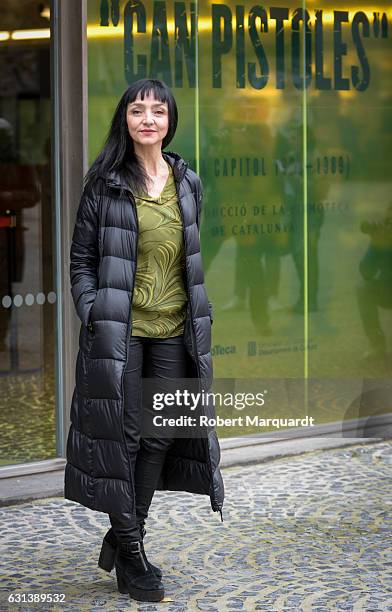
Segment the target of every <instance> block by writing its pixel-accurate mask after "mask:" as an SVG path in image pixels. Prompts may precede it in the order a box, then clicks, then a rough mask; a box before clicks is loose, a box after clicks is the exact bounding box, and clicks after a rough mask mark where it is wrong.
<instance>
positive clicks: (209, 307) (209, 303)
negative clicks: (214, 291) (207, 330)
mask: <svg viewBox="0 0 392 612" xmlns="http://www.w3.org/2000/svg"><path fill="white" fill-rule="evenodd" d="M208 314H209V315H210V321H211V325H212V324H213V322H214V309H213V307H212V304H211V302H208Z"/></svg>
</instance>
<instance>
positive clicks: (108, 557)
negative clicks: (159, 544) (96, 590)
mask: <svg viewBox="0 0 392 612" xmlns="http://www.w3.org/2000/svg"><path fill="white" fill-rule="evenodd" d="M115 559H116V549H115V548H114V547H113V546H112V545H111V544H109V542H108V541H107V540H104V541H103V543H102V548H101V552H100V554H99V559H98V566H99V567H100V568H101V569H103V570H105V572H109V573H110V572H111V571H112V569H113V568H114V562H115ZM150 566H151V569H152V570H153V572H154V573H155V574H156V576H157V577H158V578H162V571H161V570H160V568H159V567H156V566H155V565H151V563H150Z"/></svg>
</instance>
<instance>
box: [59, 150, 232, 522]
mask: <svg viewBox="0 0 392 612" xmlns="http://www.w3.org/2000/svg"><path fill="white" fill-rule="evenodd" d="M162 155H163V157H164V159H165V160H167V161H168V162H169V163H170V165H171V166H172V169H173V175H174V180H175V184H176V189H177V195H178V201H179V205H180V211H181V214H182V219H183V231H184V245H185V255H186V274H185V277H186V281H187V290H188V310H187V316H186V322H185V331H184V344H185V346H186V348H187V352H188V353H189V367H188V375H187V377H189V378H196V379H199V381H200V389H201V388H202V389H204V390H209V389H210V388H211V383H212V359H211V352H210V351H211V323H212V309H211V304H210V303H209V302H208V299H207V294H206V289H205V286H204V273H203V266H202V259H201V255H200V242H199V231H198V228H199V221H200V210H201V203H202V195H203V194H202V183H201V180H200V178H199V177H198V175H197V174H196V173H195V172H194V171H193V170H191V168H189V167H188V164H187V163H186V162H185V160H184V159H183V158H182V157H180V156H179V155H178V154H177V153H173V152H164V151H162ZM98 185H99V187H96V188H95V191H94V192H91V190H88V189H85V190H84V192H83V195H82V198H81V201H80V205H79V209H78V213H77V219H76V224H75V229H74V234H73V239H72V247H71V265H70V277H71V285H72V296H73V300H74V303H75V308H76V311H77V314H78V316H79V318H80V320H81V321H82V325H81V328H80V335H79V352H78V356H77V361H76V386H75V389H74V393H73V398H72V405H71V415H70V418H71V427H70V430H69V434H68V440H67V464H66V468H65V489H64V496H65V498H66V499H70V500H74V501H77V502H79V503H81V504H83V505H84V506H87V507H88V508H92V509H93V510H98V511H101V512H106V513H113V514H119V513H122V512H130V509H131V508H133V505H134V489H133V482H132V478H131V475H130V461H129V456H128V451H127V445H126V440H125V436H124V410H123V397H124V396H123V386H122V379H123V372H124V369H125V364H126V361H127V353H128V344H129V337H130V335H131V329H132V313H131V310H132V309H131V304H132V293H133V285H134V279H135V271H136V258H137V239H138V221H137V214H136V209H135V201H134V198H133V195H132V193H131V191H130V190H129V188H128V187H127V185H126V184H122V183H121V179H120V176H119V175H118V174H117V173H115V172H112V173H111V174H110V175H108V176H107V177H105V178H103V179H100V180H99V183H98ZM121 187H123V190H124V193H123V195H122V194H121V189H120V188H121ZM203 410H204V411H205V412H206V413H207V414H208V415H209V416H211V415H212V416H214V411H213V409H212V411H211V408H208V407H207V408H204V409H203ZM219 461H220V448H219V442H218V438H217V435H216V432H215V430H214V428H212V427H209V428H208V436H207V437H199V438H195V437H192V438H177V439H176V440H175V443H174V445H173V446H172V448H171V449H170V451H169V452H168V453H167V455H166V460H165V463H164V467H163V470H162V475H161V478H160V480H159V483H158V486H157V488H158V489H161V490H172V491H188V492H191V493H200V494H205V495H209V496H210V500H211V507H212V509H213V510H214V511H215V512H216V511H219V512H220V515H221V519H222V520H223V516H222V505H223V500H224V485H223V480H222V476H221V473H220V469H219Z"/></svg>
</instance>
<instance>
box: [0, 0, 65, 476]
mask: <svg viewBox="0 0 392 612" xmlns="http://www.w3.org/2000/svg"><path fill="white" fill-rule="evenodd" d="M49 20H50V6H49V3H45V2H41V3H37V2H32V1H27V2H23V3H18V2H16V3H15V2H5V3H2V9H1V16H0V30H1V33H0V73H1V89H0V269H1V275H0V283H1V289H0V295H1V298H0V415H1V416H0V420H1V423H0V431H1V445H0V465H7V464H16V463H21V462H30V461H35V460H43V459H49V458H52V457H55V456H56V436H55V412H56V411H55V361H56V353H55V347H56V325H55V312H56V310H55V306H56V291H55V288H56V286H55V276H54V274H55V264H54V262H55V257H54V256H55V245H54V236H55V230H54V223H55V219H54V205H53V197H52V178H51V120H52V116H51V115H52V110H51V78H50V21H49Z"/></svg>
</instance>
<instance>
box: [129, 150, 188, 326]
mask: <svg viewBox="0 0 392 612" xmlns="http://www.w3.org/2000/svg"><path fill="white" fill-rule="evenodd" d="M166 163H167V165H168V167H169V176H168V178H167V181H166V183H165V186H164V188H163V191H162V192H161V194H160V196H158V197H155V198H153V197H151V196H149V195H148V194H147V193H146V192H145V191H142V192H141V193H140V194H137V195H135V202H136V211H137V216H138V222H139V238H138V253H137V268H136V277H135V285H134V291H133V299H132V335H133V336H148V337H150V338H170V337H171V336H179V335H181V334H182V333H183V331H184V322H185V315H186V302H187V294H186V290H185V287H184V272H183V270H184V266H185V259H184V241H183V230H182V218H181V213H180V210H179V204H178V198H177V193H176V186H175V182H174V177H173V170H172V167H171V166H170V164H169V163H168V162H166Z"/></svg>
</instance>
